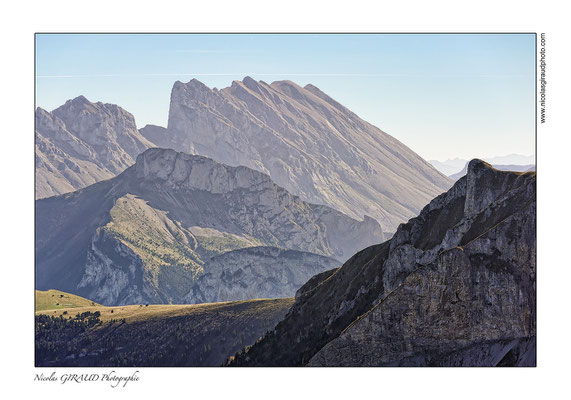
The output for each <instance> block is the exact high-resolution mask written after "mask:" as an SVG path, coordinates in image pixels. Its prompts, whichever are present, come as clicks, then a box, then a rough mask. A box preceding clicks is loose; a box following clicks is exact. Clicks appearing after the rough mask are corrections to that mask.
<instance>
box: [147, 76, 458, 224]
mask: <svg viewBox="0 0 571 400" xmlns="http://www.w3.org/2000/svg"><path fill="white" fill-rule="evenodd" d="M141 133H142V134H144V135H147V138H149V139H152V140H153V141H154V142H155V143H159V140H160V141H161V145H163V144H164V145H165V146H167V147H170V148H173V149H175V150H179V151H180V150H182V151H184V152H188V153H192V154H200V155H204V156H207V157H209V158H212V159H214V160H216V161H218V162H221V163H224V164H227V165H231V166H238V165H244V166H247V167H250V168H252V169H255V170H258V171H261V172H263V173H265V174H268V175H269V176H270V177H271V178H272V180H273V181H274V182H276V183H277V184H278V185H280V186H282V187H284V188H285V189H286V190H288V191H289V192H290V193H292V194H295V195H298V196H300V197H301V198H302V199H303V200H305V201H308V202H311V203H315V204H326V205H329V206H331V207H332V208H335V209H337V210H339V211H341V212H343V213H345V214H347V215H349V216H351V217H353V218H355V219H362V218H364V216H365V215H368V216H370V217H372V218H374V219H376V220H377V221H379V223H380V224H381V227H382V229H383V231H386V232H390V233H392V232H394V231H395V229H396V227H397V226H398V224H399V223H400V222H402V221H404V220H406V219H407V218H410V217H412V216H413V215H416V214H417V213H418V211H420V208H421V207H422V206H423V205H424V204H426V203H427V202H428V201H429V200H430V199H432V198H433V197H434V196H436V195H438V194H440V193H442V192H443V191H445V190H447V189H448V188H449V187H450V186H451V181H450V180H449V179H448V178H446V177H445V176H443V175H442V174H440V173H439V172H438V171H436V170H435V169H434V168H433V167H432V166H431V165H430V164H428V163H427V162H426V161H424V160H423V159H422V158H421V157H419V156H418V155H417V154H416V153H414V152H413V151H411V150H410V149H409V148H407V147H406V146H405V145H403V144H402V143H401V142H399V141H398V140H396V139H395V138H393V137H392V136H390V135H388V134H386V133H384V132H383V131H381V130H380V129H378V128H376V127H374V126H373V125H371V124H369V123H367V122H365V121H363V120H362V119H360V118H359V117H358V116H357V115H355V114H354V113H353V112H351V111H350V110H348V109H347V108H345V107H344V106H342V105H341V104H339V103H337V102H336V101H335V100H333V99H332V98H330V97H329V96H328V95H326V94H325V93H323V92H322V91H320V90H319V89H318V88H317V87H315V86H313V85H307V86H305V87H300V86H298V85H297V84H295V83H293V82H291V81H277V82H273V83H272V84H267V83H265V82H263V81H259V82H257V81H255V80H254V79H252V78H250V77H246V78H244V80H243V81H234V82H233V83H232V85H231V86H230V87H227V88H224V89H221V90H217V89H209V88H208V87H207V86H206V85H204V84H203V83H201V82H199V81H198V80H196V79H193V80H191V81H190V82H188V83H181V82H176V83H175V84H174V86H173V89H172V94H171V103H170V111H169V122H168V129H167V130H164V131H161V130H160V129H159V130H157V129H154V128H153V129H151V128H149V129H146V130H144V131H143V130H141ZM161 134H162V135H163V138H162V139H161V138H160V137H161Z"/></svg>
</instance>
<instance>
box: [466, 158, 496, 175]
mask: <svg viewBox="0 0 571 400" xmlns="http://www.w3.org/2000/svg"><path fill="white" fill-rule="evenodd" d="M488 169H492V170H493V169H494V167H492V166H491V165H490V164H488V163H487V162H485V161H483V160H480V159H479V158H474V159H473V160H472V161H470V162H469V163H468V174H472V175H474V174H478V173H480V172H481V171H485V170H488Z"/></svg>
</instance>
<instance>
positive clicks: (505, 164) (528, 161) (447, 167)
mask: <svg viewBox="0 0 571 400" xmlns="http://www.w3.org/2000/svg"><path fill="white" fill-rule="evenodd" d="M482 160H483V161H485V162H487V163H489V164H491V165H493V166H494V168H496V169H501V170H506V171H508V169H507V168H515V169H513V171H524V170H525V171H527V170H529V168H531V167H533V166H535V156H533V155H531V156H523V155H521V154H509V155H507V156H498V157H490V158H482ZM468 161H469V160H464V159H462V158H454V159H448V160H446V161H438V160H429V161H428V162H429V163H430V164H432V165H433V166H434V168H436V169H437V170H438V171H440V172H442V173H443V174H444V175H446V176H448V177H449V178H451V179H454V180H457V179H458V178H459V177H460V176H464V175H465V174H466V166H467V165H468ZM523 166H527V169H523ZM459 174H461V175H459Z"/></svg>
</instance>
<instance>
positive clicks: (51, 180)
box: [36, 96, 154, 198]
mask: <svg viewBox="0 0 571 400" xmlns="http://www.w3.org/2000/svg"><path fill="white" fill-rule="evenodd" d="M150 147H154V145H153V143H151V142H150V141H148V140H147V139H145V138H144V137H143V136H142V135H141V134H140V133H139V131H138V130H137V127H136V125H135V119H134V118H133V115H131V114H130V113H128V112H127V111H125V110H123V109H122V108H121V107H119V106H116V105H114V104H103V103H92V102H90V101H89V100H87V99H86V98H85V97H83V96H79V97H77V98H75V99H73V100H69V101H67V102H66V103H65V104H64V105H62V106H61V107H59V108H57V109H55V110H53V111H52V112H51V113H50V112H48V111H46V110H43V109H41V108H38V109H37V110H36V198H43V197H49V196H53V195H58V194H63V193H68V192H72V191H74V190H77V189H81V188H83V187H86V186H89V185H91V184H93V183H96V182H99V181H102V180H105V179H109V178H112V177H114V176H115V175H117V174H118V173H120V172H122V171H123V170H124V169H125V168H127V167H129V166H130V165H132V164H133V163H134V162H135V158H136V157H137V156H138V155H139V154H140V153H142V152H143V151H144V150H146V149H148V148H150Z"/></svg>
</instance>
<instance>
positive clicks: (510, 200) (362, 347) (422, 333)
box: [231, 160, 536, 366]
mask: <svg viewBox="0 0 571 400" xmlns="http://www.w3.org/2000/svg"><path fill="white" fill-rule="evenodd" d="M535 204H536V203H535V173H534V172H528V173H517V172H505V171H498V170H495V169H493V168H492V167H491V166H490V165H489V164H486V163H484V162H482V161H479V160H473V161H471V162H470V164H469V166H468V174H467V175H466V176H465V177H463V178H460V179H459V180H458V182H456V184H455V185H454V186H453V187H452V188H451V189H450V190H449V191H448V192H446V193H444V194H442V195H440V196H438V197H437V198H435V199H434V200H433V201H431V202H430V203H429V204H428V205H427V206H426V207H425V208H424V209H423V210H422V211H421V213H420V214H419V216H418V217H416V218H413V219H411V220H410V221H409V222H408V223H406V224H402V225H401V226H400V227H399V228H398V230H397V232H396V233H395V235H394V237H393V238H392V239H391V240H390V241H388V242H385V243H382V244H380V245H375V246H372V247H369V248H367V249H365V250H363V251H361V252H359V253H357V254H356V255H355V256H353V257H352V258H351V259H350V260H348V261H347V262H346V263H345V264H344V265H343V266H342V267H341V268H339V269H337V270H332V271H328V272H324V273H322V274H320V275H317V276H316V277H314V278H312V279H311V280H310V281H309V282H308V283H307V284H306V285H304V286H303V287H302V288H301V289H300V290H299V291H298V293H297V294H296V302H295V304H294V306H293V307H292V309H291V310H290V312H289V313H288V315H287V316H286V318H285V319H284V320H283V321H281V322H280V323H279V324H278V325H277V326H276V328H275V329H274V330H273V331H272V332H270V333H269V334H268V335H266V337H264V339H263V340H261V341H259V342H258V343H256V344H255V345H254V346H252V347H251V348H249V349H246V351H244V352H241V353H240V354H238V355H237V356H236V358H235V359H234V360H233V361H232V362H231V365H313V366H356V365H359V366H382V365H386V366H388V365H401V366H405V365H407V366H410V365H438V366H444V365H471V366H493V365H535V334H536V322H535V321H536V314H535V301H536V297H535V274H536V270H535V267H536V261H535V258H536V236H535V227H536V219H535V218H536V217H535V216H536V210H535V207H536V206H535ZM283 349H288V351H283Z"/></svg>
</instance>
